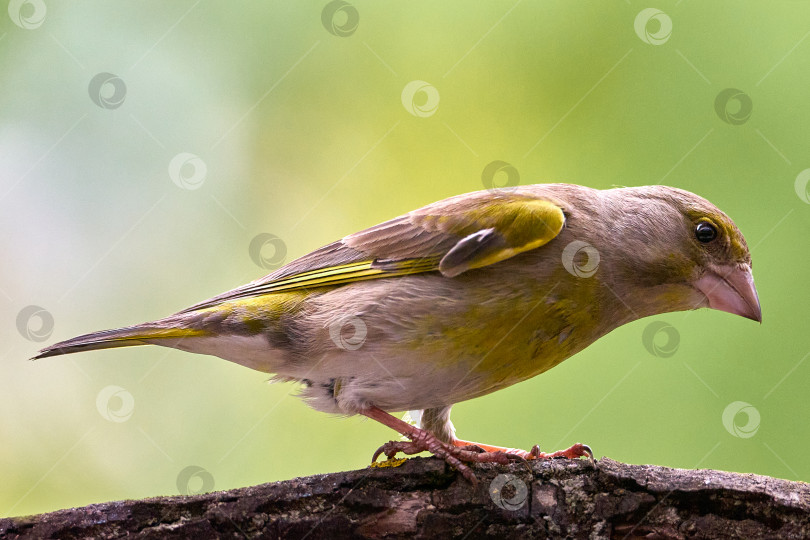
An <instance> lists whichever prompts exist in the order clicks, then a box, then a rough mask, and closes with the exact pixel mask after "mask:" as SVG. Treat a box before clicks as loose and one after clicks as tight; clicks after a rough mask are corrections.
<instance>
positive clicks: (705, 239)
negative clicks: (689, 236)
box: [695, 221, 717, 244]
mask: <svg viewBox="0 0 810 540" xmlns="http://www.w3.org/2000/svg"><path fill="white" fill-rule="evenodd" d="M695 238H697V239H698V242H702V243H704V244H708V243H709V242H711V241H712V240H714V239H715V238H717V229H716V228H715V227H714V225H712V224H711V223H706V222H705V221H703V222H701V223H698V225H697V227H695Z"/></svg>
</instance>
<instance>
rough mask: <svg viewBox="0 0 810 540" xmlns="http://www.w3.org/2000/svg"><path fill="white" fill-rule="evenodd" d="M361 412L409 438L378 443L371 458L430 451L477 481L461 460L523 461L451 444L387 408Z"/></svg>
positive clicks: (507, 454) (497, 453) (518, 458)
mask: <svg viewBox="0 0 810 540" xmlns="http://www.w3.org/2000/svg"><path fill="white" fill-rule="evenodd" d="M361 414H363V415H364V416H367V417H369V418H371V419H372V420H376V421H377V422H380V423H381V424H384V425H386V426H388V427H390V428H391V429H393V430H394V431H397V432H399V433H401V434H402V435H404V436H405V437H408V438H409V439H410V441H389V442H387V443H385V444H384V445H382V446H381V447H379V448H378V449H377V451H376V452H374V456H373V457H372V458H371V461H372V462H373V461H377V458H378V457H379V456H380V454H385V455H386V456H387V457H388V458H389V459H390V458H393V457H394V456H395V455H396V454H397V452H402V453H403V454H407V455H411V454H418V453H419V452H430V453H431V454H433V455H434V456H436V457H438V458H441V459H443V460H444V461H446V462H447V463H448V464H449V465H451V466H453V467H455V468H456V469H458V471H459V472H460V473H461V474H462V475H464V478H466V479H467V480H469V481H470V482H471V483H473V484H476V483H478V480H476V478H475V475H474V474H473V472H472V470H470V468H469V467H468V466H466V465H465V464H464V462H465V461H466V462H468V463H475V462H477V463H483V462H490V463H501V464H506V463H510V462H513V461H524V458H523V457H522V456H519V455H517V454H510V453H505V452H501V451H494V452H488V451H486V450H485V449H483V448H482V447H480V446H479V447H470V448H460V447H458V446H456V445H453V444H448V443H445V442H442V441H440V440H439V439H437V438H436V436H435V435H433V434H432V433H430V432H429V431H425V430H424V429H420V428H418V427H415V426H412V425H411V424H409V423H407V422H405V421H403V420H400V419H399V418H396V417H395V416H391V415H390V414H388V413H387V412H385V411H383V410H382V409H379V408H377V407H369V408H368V409H366V410H364V411H361Z"/></svg>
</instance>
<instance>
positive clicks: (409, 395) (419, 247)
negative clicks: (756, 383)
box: [37, 184, 761, 440]
mask: <svg viewBox="0 0 810 540" xmlns="http://www.w3.org/2000/svg"><path fill="white" fill-rule="evenodd" d="M701 224H702V225H701ZM698 229H699V230H698ZM712 235H713V237H712ZM710 237H711V238H710ZM750 266H751V258H750V255H749V252H748V248H747V246H746V243H745V240H744V238H743V236H742V234H741V233H740V231H739V230H738V229H737V227H736V226H735V225H734V223H733V222H732V221H731V219H730V218H728V216H726V215H725V214H723V213H722V212H721V211H720V210H719V209H717V208H716V207H715V206H714V205H712V204H711V203H709V202H708V201H706V200H705V199H702V198H700V197H698V196H696V195H694V194H692V193H689V192H686V191H682V190H678V189H674V188H669V187H664V186H648V187H639V188H617V189H611V190H604V191H599V190H594V189H590V188H586V187H582V186H575V185H569V184H547V185H533V186H524V187H519V188H513V189H504V190H491V191H480V192H474V193H469V194H465V195H460V196H457V197H452V198H450V199H446V200H444V201H439V202H437V203H434V204H431V205H428V206H425V207H423V208H421V209H418V210H415V211H413V212H410V213H408V214H405V215H403V216H401V217H398V218H395V219H393V220H391V221H388V222H385V223H382V224H380V225H377V226H375V227H371V228H369V229H366V230H364V231H361V232H358V233H355V234H351V235H349V236H346V237H345V238H343V239H342V240H339V241H337V242H334V243H332V244H329V245H327V246H325V247H323V248H320V249H318V250H316V251H314V252H312V253H310V254H309V255H306V256H304V257H302V258H300V259H298V260H296V261H293V262H291V263H289V264H288V265H286V266H285V267H283V268H281V269H279V270H278V271H276V272H274V273H273V274H270V275H269V276H266V277H264V278H262V279H259V280H257V281H254V282H252V283H249V284H247V285H244V286H242V287H239V288H237V289H234V290H232V291H229V292H226V293H224V294H221V295H219V296H217V297H214V298H212V299H209V300H206V301H204V302H201V303H199V304H197V305H195V306H192V307H190V308H188V309H185V310H183V311H181V312H179V313H177V314H175V315H172V316H170V317H167V318H165V319H161V320H158V321H155V322H152V323H147V324H144V325H138V326H132V327H127V328H124V329H120V330H109V331H105V332H98V333H93V334H88V335H85V336H80V337H77V338H74V339H71V340H67V341H64V342H62V343H57V344H55V345H53V346H51V347H48V348H46V349H43V351H41V352H40V354H39V355H38V356H37V358H42V357H47V356H53V355H57V354H64V353H70V352H76V351H81V350H92V349H102V348H110V347H118V346H126V345H137V344H144V343H150V344H155V345H163V346H169V347H176V348H179V349H183V350H188V351H192V352H198V353H204V354H214V355H217V356H220V357H222V358H225V359H227V360H230V361H234V362H237V363H240V364H242V365H246V366H248V367H251V368H254V369H259V370H262V371H265V372H268V373H273V374H275V375H276V377H277V378H278V379H280V380H294V381H299V382H302V383H304V389H303V395H304V397H305V398H307V399H308V400H309V401H310V403H311V404H312V405H313V406H314V407H316V408H317V409H319V410H323V411H327V412H338V413H347V414H351V413H355V412H360V411H362V410H364V409H366V408H368V407H371V406H377V407H379V408H381V409H384V410H388V411H398V410H413V409H426V410H427V413H426V414H425V415H424V417H423V425H424V426H425V427H426V428H427V429H430V430H431V431H432V432H434V433H436V434H437V435H438V436H439V437H440V438H441V439H443V440H448V439H449V438H451V437H452V425H451V424H450V423H449V414H448V412H449V407H450V406H451V405H452V404H454V403H457V402H459V401H463V400H466V399H470V398H474V397H477V396H481V395H484V394H487V393H489V392H492V391H495V390H498V389H500V388H504V387H506V386H509V385H511V384H515V383H517V382H520V381H522V380H525V379H528V378H530V377H533V376H535V375H537V374H539V373H542V372H543V371H546V370H548V369H550V368H551V367H553V366H555V365H557V364H558V363H560V362H562V361H563V360H565V359H566V358H569V357H570V356H571V355H573V354H575V353H576V352H578V351H580V350H582V349H583V348H585V347H587V346H588V345H590V344H591V343H593V342H594V341H595V340H596V339H598V338H599V337H601V336H603V335H604V334H606V333H608V332H610V331H611V330H613V329H615V328H617V327H618V326H621V325H622V324H625V323H627V322H630V321H632V320H635V319H638V318H641V317H646V316H650V315H655V314H658V313H665V312H670V311H679V310H688V309H695V308H699V307H714V308H717V309H722V310H725V311H730V312H732V313H736V314H739V315H743V316H746V317H749V318H752V319H756V320H760V319H761V315H760V311H759V301H758V299H757V297H756V291H755V289H754V286H753V279H752V278H751V271H750Z"/></svg>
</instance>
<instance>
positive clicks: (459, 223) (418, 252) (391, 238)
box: [184, 190, 565, 312]
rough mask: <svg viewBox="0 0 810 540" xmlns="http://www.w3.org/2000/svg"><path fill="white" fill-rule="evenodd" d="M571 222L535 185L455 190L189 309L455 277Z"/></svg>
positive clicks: (535, 244)
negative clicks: (430, 275)
mask: <svg viewBox="0 0 810 540" xmlns="http://www.w3.org/2000/svg"><path fill="white" fill-rule="evenodd" d="M564 224H565V215H564V213H563V209H562V208H561V206H560V204H559V203H557V202H556V201H552V200H549V199H548V198H545V197H538V196H533V195H532V194H531V193H526V192H519V191H498V190H494V191H487V192H476V193H471V194H467V195H463V196H459V197H452V198H450V199H445V200H443V201H439V202H437V203H434V204H431V205H428V206H425V207H423V208H420V209H419V210H414V211H413V212H410V213H408V214H405V215H403V216H400V217H398V218H394V219H392V220H390V221H386V222H384V223H381V224H379V225H376V226H374V227H371V228H369V229H366V230H364V231H360V232H358V233H355V234H351V235H349V236H347V237H345V238H343V239H342V240H339V241H337V242H334V243H332V244H329V245H327V246H324V247H322V248H320V249H318V250H316V251H313V252H312V253H309V254H308V255H304V256H303V257H301V258H299V259H296V260H295V261H292V262H291V263H289V264H287V265H286V266H284V267H282V268H280V269H279V270H277V271H276V272H273V273H272V274H270V275H268V276H265V277H263V278H261V279H259V280H256V281H253V282H251V283H248V284H247V285H244V286H242V287H239V288H237V289H234V290H232V291H229V292H226V293H223V294H221V295H219V296H216V297H214V298H211V299H209V300H206V301H204V302H200V303H199V304H196V305H194V306H191V307H190V308H188V309H186V310H184V312H188V311H195V310H199V309H205V308H209V307H213V306H216V305H218V304H220V303H222V302H226V301H229V300H236V299H239V298H250V297H255V296H260V295H264V294H269V293H274V292H280V291H293V290H301V289H312V288H317V287H325V286H337V285H343V284H346V283H351V282H355V281H362V280H368V279H378V278H386V277H394V276H402V275H408V274H417V273H422V272H432V271H437V270H438V271H439V272H441V274H442V275H444V276H446V277H455V276H457V275H459V274H461V273H463V272H466V271H468V270H471V269H474V268H481V267H483V266H488V265H490V264H495V263H497V262H499V261H502V260H505V259H508V258H510V257H513V256H515V255H517V254H519V253H522V252H524V251H528V250H531V249H536V248H538V247H540V246H542V245H544V244H546V243H548V242H549V241H551V240H552V239H553V238H554V237H556V236H557V234H559V232H560V231H561V230H562V228H563V225H564Z"/></svg>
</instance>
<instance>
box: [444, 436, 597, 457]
mask: <svg viewBox="0 0 810 540" xmlns="http://www.w3.org/2000/svg"><path fill="white" fill-rule="evenodd" d="M453 445H454V446H457V447H460V448H475V447H478V448H481V449H482V450H484V451H485V452H503V453H505V454H513V455H516V456H520V457H522V458H523V459H526V460H532V459H556V458H568V459H577V458H581V457H587V458H588V459H590V460H591V461H593V451H592V450H591V448H590V446H588V445H587V444H582V443H576V444H575V445H573V446H571V448H568V449H566V450H558V451H556V452H552V453H550V454H547V453H545V452H541V451H540V447H539V446H538V445H536V444H535V445H534V446H533V447H532V449H531V451H529V452H527V451H525V450H521V449H519V448H505V447H503V446H492V445H491V444H481V443H477V442H471V441H463V440H461V439H456V440H454V441H453Z"/></svg>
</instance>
